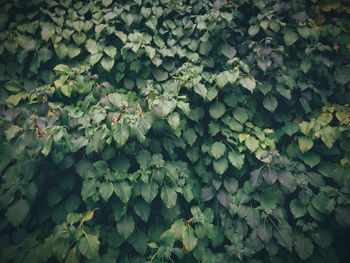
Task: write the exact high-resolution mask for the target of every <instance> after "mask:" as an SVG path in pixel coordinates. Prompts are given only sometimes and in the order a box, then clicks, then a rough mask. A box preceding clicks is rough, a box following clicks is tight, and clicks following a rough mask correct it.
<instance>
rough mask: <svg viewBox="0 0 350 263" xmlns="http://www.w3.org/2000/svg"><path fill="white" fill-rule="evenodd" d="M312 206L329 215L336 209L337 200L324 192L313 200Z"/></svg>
mask: <svg viewBox="0 0 350 263" xmlns="http://www.w3.org/2000/svg"><path fill="white" fill-rule="evenodd" d="M311 204H312V206H313V207H314V208H315V209H316V210H317V211H319V212H321V213H322V214H325V215H329V214H330V213H331V212H332V211H333V210H334V208H335V204H336V203H335V200H334V199H333V198H330V197H328V196H327V195H326V194H325V193H324V192H320V193H318V194H317V195H316V196H314V198H312V200H311Z"/></svg>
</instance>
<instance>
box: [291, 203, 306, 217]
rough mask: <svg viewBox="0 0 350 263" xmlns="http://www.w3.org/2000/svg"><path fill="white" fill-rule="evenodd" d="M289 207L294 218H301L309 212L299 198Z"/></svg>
mask: <svg viewBox="0 0 350 263" xmlns="http://www.w3.org/2000/svg"><path fill="white" fill-rule="evenodd" d="M289 208H290V211H291V212H292V214H293V216H294V218H300V217H302V216H304V215H306V213H307V207H306V206H305V205H303V204H302V203H301V202H300V201H299V200H298V199H293V200H292V201H291V202H290V204H289Z"/></svg>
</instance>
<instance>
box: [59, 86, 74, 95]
mask: <svg viewBox="0 0 350 263" xmlns="http://www.w3.org/2000/svg"><path fill="white" fill-rule="evenodd" d="M60 90H61V92H62V94H63V95H64V96H66V97H68V98H70V97H71V96H72V92H73V86H72V84H71V83H68V84H65V85H62V86H61V88H60Z"/></svg>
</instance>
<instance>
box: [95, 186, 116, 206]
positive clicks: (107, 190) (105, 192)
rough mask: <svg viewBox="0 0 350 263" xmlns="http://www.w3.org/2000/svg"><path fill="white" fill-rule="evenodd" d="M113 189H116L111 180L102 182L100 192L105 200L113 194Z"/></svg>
mask: <svg viewBox="0 0 350 263" xmlns="http://www.w3.org/2000/svg"><path fill="white" fill-rule="evenodd" d="M113 190H114V187H113V183H111V182H102V183H101V184H100V189H99V192H100V195H101V197H102V198H103V200H105V201H106V202H107V201H108V199H109V198H110V197H111V196H112V194H113Z"/></svg>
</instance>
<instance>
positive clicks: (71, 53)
mask: <svg viewBox="0 0 350 263" xmlns="http://www.w3.org/2000/svg"><path fill="white" fill-rule="evenodd" d="M80 52H81V49H80V48H79V47H76V46H73V45H69V46H68V57H69V58H75V57H76V56H78V55H79V54H80Z"/></svg>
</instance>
